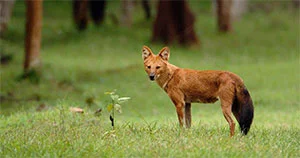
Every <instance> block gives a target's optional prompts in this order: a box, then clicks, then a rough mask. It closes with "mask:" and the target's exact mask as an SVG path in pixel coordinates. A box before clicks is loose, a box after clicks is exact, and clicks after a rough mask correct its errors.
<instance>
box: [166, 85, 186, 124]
mask: <svg viewBox="0 0 300 158" xmlns="http://www.w3.org/2000/svg"><path fill="white" fill-rule="evenodd" d="M167 93H168V95H169V97H170V98H171V100H172V102H173V103H174V105H175V107H176V112H177V116H178V121H179V125H180V127H183V125H184V124H185V121H186V120H185V102H184V100H183V95H181V93H180V92H174V91H171V92H167Z"/></svg>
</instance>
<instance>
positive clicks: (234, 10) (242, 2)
mask: <svg viewBox="0 0 300 158" xmlns="http://www.w3.org/2000/svg"><path fill="white" fill-rule="evenodd" d="M247 10H248V0H232V7H231V15H232V18H231V19H232V21H234V20H239V19H240V18H241V16H242V15H243V14H244V13H245V12H246V11H247Z"/></svg>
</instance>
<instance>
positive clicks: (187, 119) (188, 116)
mask: <svg viewBox="0 0 300 158" xmlns="http://www.w3.org/2000/svg"><path fill="white" fill-rule="evenodd" d="M184 112H185V126H186V128H190V127H191V125H192V124H191V123H192V116H191V103H185V110H184Z"/></svg>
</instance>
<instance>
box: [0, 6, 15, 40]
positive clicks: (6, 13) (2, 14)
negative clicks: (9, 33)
mask: <svg viewBox="0 0 300 158" xmlns="http://www.w3.org/2000/svg"><path fill="white" fill-rule="evenodd" d="M14 3H15V0H9V1H8V0H4V1H3V0H0V37H1V36H2V34H3V33H4V31H5V29H6V27H7V23H8V21H9V19H10V16H11V12H12V8H13V6H14Z"/></svg>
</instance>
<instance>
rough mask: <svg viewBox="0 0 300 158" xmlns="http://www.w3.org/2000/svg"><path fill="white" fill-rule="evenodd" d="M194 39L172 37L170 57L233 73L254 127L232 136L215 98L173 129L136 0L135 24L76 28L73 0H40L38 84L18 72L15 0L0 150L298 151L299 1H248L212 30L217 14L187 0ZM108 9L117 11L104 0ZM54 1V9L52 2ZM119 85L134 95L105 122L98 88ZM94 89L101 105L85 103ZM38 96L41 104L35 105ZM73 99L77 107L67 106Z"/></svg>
mask: <svg viewBox="0 0 300 158" xmlns="http://www.w3.org/2000/svg"><path fill="white" fill-rule="evenodd" d="M191 3H195V4H192V5H191V6H192V9H193V11H194V13H195V15H196V17H197V20H196V33H197V35H198V36H199V38H200V40H201V47H192V48H185V47H179V46H177V45H170V46H169V47H170V49H171V58H170V62H171V63H173V64H175V65H177V66H180V67H186V68H193V69H199V70H206V69H218V70H228V71H232V72H234V73H236V74H238V75H240V76H241V77H242V78H243V79H244V82H245V84H246V85H247V88H248V89H249V91H250V93H251V96H252V98H253V101H254V106H255V116H254V122H253V125H252V128H251V129H250V132H249V134H248V135H247V136H245V137H242V136H241V135H240V134H239V129H238V128H236V135H235V136H234V137H233V138H229V129H228V125H227V122H226V121H225V119H224V117H223V115H222V112H221V108H220V105H219V104H220V103H219V102H217V103H215V104H193V106H192V117H193V123H192V128H191V129H189V130H184V129H180V128H179V127H178V123H177V116H176V113H175V108H174V106H173V104H172V102H171V101H170V100H169V98H168V96H167V94H165V93H164V92H163V90H161V89H160V88H159V87H158V86H157V85H156V83H154V82H150V81H149V79H148V77H147V75H146V73H145V72H144V70H143V61H142V58H141V48H142V46H143V45H148V46H150V47H151V48H152V49H153V50H154V51H155V52H158V51H159V50H160V49H161V47H163V46H164V45H162V44H153V43H150V37H151V27H152V22H151V21H146V20H145V19H144V17H143V14H142V11H141V8H140V7H138V8H137V9H136V10H135V17H134V24H133V26H132V28H130V29H128V28H122V27H119V26H115V25H114V24H113V23H112V22H111V19H110V18H109V16H108V17H107V18H106V20H105V23H104V24H103V26H101V27H95V26H93V25H89V27H88V29H87V30H86V31H85V32H78V31H77V30H76V29H75V27H74V25H73V21H72V14H71V13H72V12H71V3H70V2H60V3H59V4H58V3H57V2H49V1H48V2H47V1H46V2H45V3H44V20H43V33H42V36H43V41H42V50H41V59H42V62H43V67H42V72H43V73H42V76H41V79H40V83H39V84H35V83H31V82H30V81H29V80H23V81H18V80H17V78H18V77H19V76H20V75H21V74H22V63H23V56H24V48H23V47H24V44H23V43H24V41H23V40H24V25H25V21H24V19H25V16H24V13H25V7H24V3H23V2H17V3H16V6H15V8H14V12H13V17H12V19H11V22H10V24H9V27H8V30H7V32H6V33H5V35H4V38H3V39H0V40H1V41H0V52H1V53H5V54H11V55H12V56H13V60H12V61H11V62H10V63H9V64H7V65H1V70H0V75H1V93H0V94H1V106H0V107H1V108H0V117H1V118H0V145H1V146H0V155H1V157H2V156H3V157H199V156H200V157H300V152H299V151H300V144H299V140H300V127H299V124H300V121H299V118H300V103H299V101H300V84H299V83H300V76H299V75H300V63H299V60H300V58H299V54H300V49H299V42H300V41H299V10H298V11H294V10H292V9H289V10H287V9H282V8H275V9H274V10H271V11H270V12H268V13H265V12H264V11H261V10H255V11H253V12H251V13H248V14H246V15H245V16H244V18H243V19H241V20H239V21H236V22H235V23H234V24H233V26H234V31H233V32H232V33H230V34H228V35H223V34H218V33H217V31H216V26H215V18H214V17H213V16H212V15H211V14H210V13H209V11H207V10H206V11H205V9H204V11H201V12H197V10H201V7H199V6H198V4H197V1H192V2H191ZM108 4H109V5H108V8H109V9H108V10H107V13H108V14H118V12H114V10H117V11H119V9H118V7H119V5H118V3H117V2H116V1H109V3H108ZM53 10H55V11H53ZM114 89H116V90H117V93H118V94H120V95H121V96H129V97H131V100H130V101H129V102H127V103H125V104H124V105H123V113H122V114H116V116H115V120H116V128H115V129H114V130H112V128H111V125H110V121H109V118H108V117H109V116H108V113H107V112H106V111H103V112H102V115H100V116H95V115H94V112H95V111H96V110H97V109H98V108H100V107H104V106H105V105H106V104H108V101H109V97H108V96H107V95H105V94H104V93H105V92H106V91H112V90H114ZM89 97H95V98H96V99H97V101H98V103H99V104H98V105H93V106H88V105H87V104H86V102H85V101H86V99H87V98H89ZM41 104H44V105H45V106H46V108H45V109H44V110H42V111H41V112H39V111H37V110H36V108H38V107H39V106H40V105H41ZM70 107H80V108H83V109H84V111H85V113H84V114H74V113H71V112H70V111H69V108H70Z"/></svg>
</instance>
